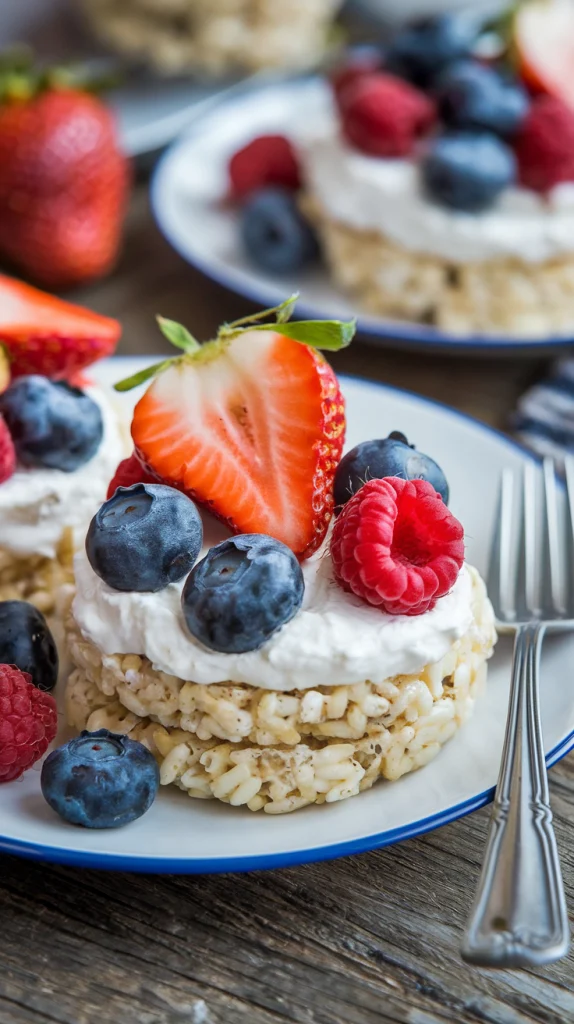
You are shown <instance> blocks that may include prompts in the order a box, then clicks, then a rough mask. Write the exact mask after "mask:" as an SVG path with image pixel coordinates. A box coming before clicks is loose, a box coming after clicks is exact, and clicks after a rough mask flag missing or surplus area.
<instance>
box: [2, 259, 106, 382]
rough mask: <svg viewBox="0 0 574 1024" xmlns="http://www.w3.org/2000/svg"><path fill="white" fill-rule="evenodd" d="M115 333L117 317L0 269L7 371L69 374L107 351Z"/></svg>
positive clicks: (58, 376) (53, 375) (14, 374)
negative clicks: (53, 293) (94, 310)
mask: <svg viewBox="0 0 574 1024" xmlns="http://www.w3.org/2000/svg"><path fill="white" fill-rule="evenodd" d="M120 334H121V327H120V324H119V323H118V321H117V320H112V319H111V318H110V317H106V316H100V314H98V313H92V312H91V310H89V309H84V308H83V307H82V306H75V305H72V304H71V303H70V302H65V301H64V300H63V299H58V298H56V297H55V296H53V295H48V294H47V293H46V292H42V291H39V290H38V289H37V288H32V287H31V286H30V285H27V284H23V283H22V282H21V281H16V280H14V278H11V277H6V276H5V275H3V274H0V345H2V346H3V347H4V349H5V351H6V352H7V353H8V357H9V359H10V372H11V375H12V377H20V376H22V374H26V373H39V374H41V375H42V376H44V377H51V378H53V379H54V380H60V379H63V378H70V377H72V376H73V375H74V374H77V373H78V372H79V371H81V370H83V369H85V367H86V366H90V365H91V364H92V363H95V362H96V360H98V359H102V358H103V357H104V356H109V355H110V354H111V353H112V352H113V351H114V349H115V347H116V345H117V342H118V339H119V337H120Z"/></svg>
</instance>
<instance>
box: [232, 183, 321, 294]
mask: <svg viewBox="0 0 574 1024" xmlns="http://www.w3.org/2000/svg"><path fill="white" fill-rule="evenodd" d="M241 236H242V239H243V244H244V246H245V248H246V250H247V252H248V253H249V255H250V257H251V259H252V260H253V262H254V263H256V264H257V266H259V267H261V268H262V269H263V270H268V271H271V272H272V273H274V274H284V273H287V272H288V271H290V270H298V269H299V267H302V266H304V265H305V264H306V263H309V262H310V261H311V260H312V259H314V258H315V257H316V256H317V253H318V247H317V241H316V238H315V236H314V234H313V232H312V230H311V227H310V225H309V224H308V222H307V221H306V220H305V218H304V217H303V214H302V213H301V211H300V210H299V208H298V206H297V200H296V198H295V197H294V196H293V194H292V193H291V192H288V191H286V190H284V189H280V188H262V189H260V190H259V191H258V192H254V193H253V195H252V196H251V198H250V199H248V201H247V202H246V203H245V206H244V207H243V211H242V215H241Z"/></svg>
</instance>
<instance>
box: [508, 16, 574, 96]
mask: <svg viewBox="0 0 574 1024" xmlns="http://www.w3.org/2000/svg"><path fill="white" fill-rule="evenodd" d="M514 45H515V48H516V52H517V55H518V61H519V68H520V73H521V76H522V78H523V79H524V81H525V82H526V84H527V85H528V86H530V88H531V89H532V90H533V91H535V92H546V93H549V94H550V95H551V96H556V97H558V99H561V100H563V101H564V103H567V104H568V106H570V107H572V108H573V109H574V4H573V3H572V0H531V2H529V3H525V4H521V5H520V6H519V7H518V10H517V13H516V16H515V20H514Z"/></svg>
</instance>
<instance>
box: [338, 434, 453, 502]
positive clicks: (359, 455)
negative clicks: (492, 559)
mask: <svg viewBox="0 0 574 1024" xmlns="http://www.w3.org/2000/svg"><path fill="white" fill-rule="evenodd" d="M386 476H398V477H401V479H403V480H428V482H429V483H430V484H432V486H433V487H434V489H435V491H438V492H439V494H440V496H441V498H442V499H443V501H444V502H446V504H448V496H449V495H448V484H447V481H446V477H445V475H444V473H443V471H442V469H441V468H440V466H439V465H437V463H436V462H435V461H434V460H433V459H431V458H429V456H428V455H423V454H422V452H418V451H416V449H415V447H414V445H409V443H408V441H407V439H406V437H405V435H404V434H401V433H399V431H393V433H392V434H390V435H389V437H386V438H384V440H380V441H363V442H362V444H358V445H357V446H356V447H355V448H352V449H351V451H350V452H347V454H346V455H344V456H343V458H342V459H341V461H340V463H339V465H338V467H337V472H336V474H335V486H334V494H335V505H336V506H338V507H341V506H343V505H345V504H346V503H347V502H348V501H349V498H352V497H353V495H354V494H356V493H357V491H358V490H360V488H361V487H362V486H363V484H364V483H366V482H367V480H376V479H381V478H382V477H386Z"/></svg>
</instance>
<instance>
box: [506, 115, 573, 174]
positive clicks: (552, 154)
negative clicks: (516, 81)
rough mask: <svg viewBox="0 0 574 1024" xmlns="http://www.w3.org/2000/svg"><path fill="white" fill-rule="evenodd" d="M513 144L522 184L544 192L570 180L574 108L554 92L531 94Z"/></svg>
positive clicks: (571, 172)
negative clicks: (530, 101)
mask: <svg viewBox="0 0 574 1024" xmlns="http://www.w3.org/2000/svg"><path fill="white" fill-rule="evenodd" d="M514 148H515V152H516V156H517V159H518V173H519V177H520V183H521V184H522V185H524V186H525V188H531V189H533V190H534V191H535V192H547V191H548V190H549V189H551V188H552V187H553V186H554V185H558V184H559V183H560V182H562V181H574V112H573V111H572V110H570V108H569V107H567V106H566V104H565V103H563V102H562V100H559V99H557V98H556V97H554V96H537V97H535V98H534V99H533V101H532V106H531V108H530V111H529V113H528V114H527V116H526V119H525V121H524V123H523V125H522V128H521V129H520V131H519V132H518V134H517V136H516V139H515V143H514Z"/></svg>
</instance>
